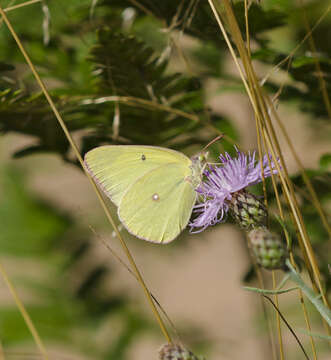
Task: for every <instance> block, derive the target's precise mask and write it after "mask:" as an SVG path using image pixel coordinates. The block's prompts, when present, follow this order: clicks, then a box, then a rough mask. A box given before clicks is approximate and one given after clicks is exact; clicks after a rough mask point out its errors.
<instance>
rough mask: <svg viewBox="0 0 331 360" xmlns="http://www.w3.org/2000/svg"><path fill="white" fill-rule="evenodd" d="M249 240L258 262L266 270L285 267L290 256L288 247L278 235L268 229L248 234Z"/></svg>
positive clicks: (256, 230) (255, 230)
mask: <svg viewBox="0 0 331 360" xmlns="http://www.w3.org/2000/svg"><path fill="white" fill-rule="evenodd" d="M248 239H249V241H250V245H251V248H252V251H253V254H254V256H255V259H256V262H257V263H258V264H259V265H260V266H262V267H263V268H265V269H268V270H275V269H283V268H284V267H285V260H286V258H287V256H288V254H287V250H286V247H285V246H284V244H283V242H282V241H281V239H280V237H279V236H278V235H277V234H274V233H272V232H270V231H269V230H268V229H266V228H259V229H253V230H251V231H249V232H248Z"/></svg>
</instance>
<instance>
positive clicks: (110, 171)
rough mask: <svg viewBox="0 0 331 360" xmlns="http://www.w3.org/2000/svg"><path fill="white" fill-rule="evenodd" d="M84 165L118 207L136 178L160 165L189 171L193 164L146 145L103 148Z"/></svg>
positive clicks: (177, 153)
mask: <svg viewBox="0 0 331 360" xmlns="http://www.w3.org/2000/svg"><path fill="white" fill-rule="evenodd" d="M84 162H85V164H86V167H87V169H88V171H89V173H90V174H91V175H92V177H93V178H94V179H95V181H96V182H97V183H98V184H99V186H100V187H101V189H102V190H103V191H104V192H105V194H106V195H107V196H108V197H109V198H110V199H111V200H112V201H113V202H114V204H115V205H117V206H119V203H120V201H121V199H122V197H123V195H124V194H125V192H126V191H127V189H128V188H130V187H131V186H132V184H133V183H135V182H136V181H137V179H139V178H140V177H142V176H144V175H145V174H146V173H148V172H150V171H152V170H154V169H156V168H158V167H159V166H160V165H163V164H169V163H178V164H182V166H184V167H187V168H189V166H191V165H192V161H191V160H190V159H189V158H188V157H186V156H185V155H184V154H181V153H180V152H177V151H174V150H170V149H165V148H161V147H156V146H143V145H142V146H140V145H115V146H112V145H106V146H100V147H97V148H95V149H93V150H91V151H89V152H88V153H87V154H86V155H85V159H84ZM163 180H164V179H163Z"/></svg>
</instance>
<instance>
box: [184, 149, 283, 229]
mask: <svg viewBox="0 0 331 360" xmlns="http://www.w3.org/2000/svg"><path fill="white" fill-rule="evenodd" d="M236 151H237V156H236V157H233V158H232V157H231V156H230V155H229V154H228V153H225V155H220V160H221V165H220V166H209V168H208V170H206V171H205V172H204V175H205V177H206V179H205V180H204V181H203V182H202V183H201V184H200V186H199V187H198V188H197V189H196V191H197V192H198V193H199V194H200V198H201V200H202V201H201V202H200V203H199V204H197V205H196V206H195V207H194V212H195V213H197V214H198V216H197V217H196V218H195V219H194V220H193V221H192V222H191V223H190V226H191V230H193V229H196V228H197V229H198V230H195V231H193V232H200V231H203V230H205V229H206V228H207V227H208V226H210V225H215V224H216V223H219V222H221V221H224V220H225V217H226V214H227V212H228V211H229V209H230V206H231V199H232V198H233V196H234V194H236V193H237V192H239V191H241V190H243V189H245V188H246V187H247V186H250V185H254V184H257V183H259V182H261V181H262V171H261V162H259V161H257V160H256V152H255V151H254V152H253V153H250V152H249V153H248V154H245V153H243V152H241V151H239V150H238V149H236ZM262 166H263V175H264V177H265V178H267V177H269V176H271V174H272V173H276V172H277V170H276V169H275V167H274V163H273V162H271V168H270V166H269V164H268V157H267V155H265V156H264V157H263V161H262Z"/></svg>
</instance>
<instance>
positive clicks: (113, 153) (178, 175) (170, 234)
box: [84, 145, 203, 244]
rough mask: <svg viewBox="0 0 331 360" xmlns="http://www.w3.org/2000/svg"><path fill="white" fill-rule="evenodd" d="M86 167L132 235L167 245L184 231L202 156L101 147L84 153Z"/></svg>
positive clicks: (149, 148)
mask: <svg viewBox="0 0 331 360" xmlns="http://www.w3.org/2000/svg"><path fill="white" fill-rule="evenodd" d="M84 163H85V165H86V169H87V170H88V172H89V173H90V174H91V176H92V177H93V179H94V180H95V181H96V183H97V184H98V185H99V187H100V188H101V190H103V192H104V193H105V194H106V195H107V196H108V197H109V198H110V199H111V201H112V202H113V203H114V204H115V205H116V206H117V208H118V209H117V212H118V217H119V219H120V221H121V222H122V224H123V225H124V227H125V228H126V229H127V230H128V232H129V233H131V234H132V235H134V236H136V237H138V238H140V239H143V240H147V241H150V242H154V243H159V244H166V243H169V242H170V241H172V240H174V239H175V238H176V237H177V236H178V235H179V234H180V233H181V231H182V230H183V229H185V227H186V226H187V224H188V222H189V219H190V216H191V213H192V209H193V207H194V204H195V202H196V198H197V192H196V191H195V189H196V188H197V187H198V186H199V184H200V182H201V178H202V172H203V164H202V163H203V155H198V156H195V157H193V158H192V159H190V158H188V157H187V156H185V155H184V154H182V153H180V152H178V151H175V150H171V149H167V148H162V147H156V146H144V145H105V146H100V147H97V148H95V149H92V150H90V151H89V152H87V153H86V154H85V158H84Z"/></svg>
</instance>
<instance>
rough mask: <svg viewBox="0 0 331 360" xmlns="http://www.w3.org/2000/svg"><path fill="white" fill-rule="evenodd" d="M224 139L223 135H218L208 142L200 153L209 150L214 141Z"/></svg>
mask: <svg viewBox="0 0 331 360" xmlns="http://www.w3.org/2000/svg"><path fill="white" fill-rule="evenodd" d="M223 137H224V134H221V135H218V136H216V137H215V139H213V140H212V141H210V142H209V143H208V144H207V145H206V146H205V147H204V148H203V149H202V150H201V152H203V151H205V150H206V149H208V148H209V146H210V145H213V144H214V143H215V142H216V141H218V140H220V139H222V138H223Z"/></svg>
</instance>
